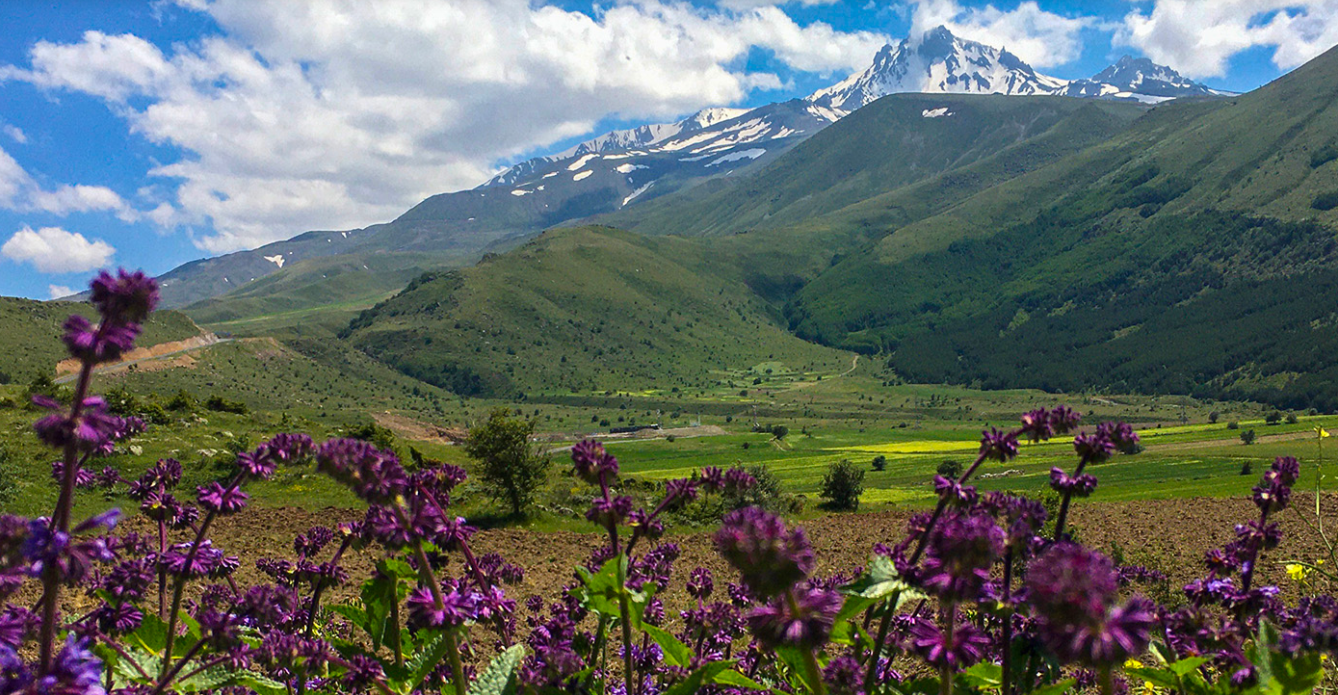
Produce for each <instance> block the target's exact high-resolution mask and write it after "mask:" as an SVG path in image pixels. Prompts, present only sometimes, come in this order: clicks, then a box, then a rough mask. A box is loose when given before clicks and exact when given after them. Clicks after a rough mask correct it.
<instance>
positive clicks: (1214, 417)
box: [1208, 410, 1222, 425]
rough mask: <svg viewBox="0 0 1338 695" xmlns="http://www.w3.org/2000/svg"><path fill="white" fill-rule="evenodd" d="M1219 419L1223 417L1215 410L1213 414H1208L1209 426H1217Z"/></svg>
mask: <svg viewBox="0 0 1338 695" xmlns="http://www.w3.org/2000/svg"><path fill="white" fill-rule="evenodd" d="M1219 417H1222V416H1221V415H1219V414H1218V412H1217V411H1216V410H1214V411H1213V412H1211V413H1208V423H1209V424H1212V425H1216V424H1217V419H1218V418H1219Z"/></svg>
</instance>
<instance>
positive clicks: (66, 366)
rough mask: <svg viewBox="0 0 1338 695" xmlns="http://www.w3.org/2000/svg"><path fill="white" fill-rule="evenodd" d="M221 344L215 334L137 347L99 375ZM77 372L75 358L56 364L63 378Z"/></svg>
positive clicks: (103, 367)
mask: <svg viewBox="0 0 1338 695" xmlns="http://www.w3.org/2000/svg"><path fill="white" fill-rule="evenodd" d="M220 342H223V341H222V339H221V338H219V337H218V336H216V335H214V334H213V333H206V334H205V335H197V336H194V337H191V338H187V339H185V340H174V341H172V342H168V343H158V344H157V345H149V346H147V347H137V348H135V349H134V350H131V351H130V352H127V353H126V354H125V355H123V356H122V358H121V360H120V361H118V362H113V363H111V364H107V365H103V366H101V367H98V369H97V371H98V373H106V372H114V371H118V370H121V369H125V368H126V367H128V366H130V365H131V364H134V363H136V362H141V361H143V360H151V359H155V358H158V357H166V356H168V355H173V354H176V353H180V352H186V351H188V350H198V349H200V348H202V347H208V346H210V345H215V344H217V343H220ZM192 364H193V362H192ZM77 371H79V360H76V359H74V358H70V359H67V360H61V361H60V362H57V363H56V374H57V375H62V376H63V375H66V374H73V373H75V372H77Z"/></svg>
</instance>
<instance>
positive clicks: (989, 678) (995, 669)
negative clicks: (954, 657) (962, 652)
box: [961, 661, 1003, 688]
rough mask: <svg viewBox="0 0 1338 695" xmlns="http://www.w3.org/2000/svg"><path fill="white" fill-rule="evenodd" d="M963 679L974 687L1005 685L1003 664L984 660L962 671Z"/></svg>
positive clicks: (999, 686)
mask: <svg viewBox="0 0 1338 695" xmlns="http://www.w3.org/2000/svg"><path fill="white" fill-rule="evenodd" d="M961 678H962V680H963V681H964V682H965V683H966V684H967V685H969V686H971V687H973V688H1001V687H1003V666H1000V665H999V664H992V663H989V662H988V661H982V662H980V663H978V664H976V665H975V666H972V667H971V668H968V669H966V670H965V671H962V673H961Z"/></svg>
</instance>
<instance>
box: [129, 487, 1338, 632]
mask: <svg viewBox="0 0 1338 695" xmlns="http://www.w3.org/2000/svg"><path fill="white" fill-rule="evenodd" d="M1293 502H1294V504H1293V508H1292V509H1288V510H1287V511H1285V512H1284V513H1283V514H1282V515H1281V516H1280V517H1279V518H1278V521H1279V523H1280V526H1281V528H1282V531H1283V541H1282V545H1281V546H1280V547H1279V548H1278V550H1277V551H1275V552H1274V553H1273V554H1271V555H1270V556H1269V557H1268V558H1266V559H1265V561H1264V562H1261V563H1260V569H1259V571H1260V572H1261V573H1262V576H1263V577H1264V578H1265V579H1266V581H1269V582H1270V583H1277V584H1279V585H1280V586H1283V587H1286V586H1287V583H1288V580H1287V578H1286V576H1285V573H1284V572H1283V570H1282V568H1281V566H1280V565H1279V564H1278V563H1279V562H1280V561H1282V560H1284V559H1297V558H1304V559H1308V560H1314V559H1318V558H1320V557H1322V556H1325V555H1327V552H1326V551H1325V549H1324V545H1323V543H1322V542H1321V540H1320V539H1319V538H1318V537H1317V535H1316V534H1315V533H1314V532H1313V531H1311V530H1310V529H1309V528H1308V527H1307V526H1306V525H1305V523H1303V520H1302V516H1301V515H1302V514H1305V515H1306V518H1307V519H1308V520H1310V521H1311V522H1312V523H1313V519H1314V498H1313V497H1311V496H1309V495H1307V494H1304V493H1297V494H1296V495H1295V496H1294V498H1293ZM910 514H911V512H910V511H891V512H879V513H873V514H845V515H829V516H825V517H822V518H819V519H813V520H809V521H806V522H803V523H802V526H803V527H804V529H805V530H806V531H807V532H808V534H809V537H810V538H811V539H812V541H813V544H814V546H815V548H816V549H817V558H818V572H819V573H821V574H831V573H837V572H841V571H846V572H849V571H851V570H852V569H853V568H856V567H859V566H861V565H863V564H864V563H865V562H866V561H867V559H868V557H869V553H870V552H871V550H872V548H873V546H874V544H875V543H879V542H884V543H888V544H891V543H894V542H896V541H897V540H898V539H899V538H900V536H901V534H902V532H903V529H904V527H905V522H906V519H907V518H908V517H909V515H910ZM1257 514H1258V512H1257V510H1256V508H1255V507H1254V505H1253V504H1252V503H1251V502H1250V501H1249V500H1245V499H1217V498H1197V499H1188V500H1175V501H1147V502H1109V503H1102V504H1083V503H1082V502H1081V501H1079V502H1078V503H1076V504H1075V505H1074V508H1073V511H1072V512H1071V519H1072V523H1073V524H1075V525H1076V526H1077V528H1078V529H1079V534H1080V538H1081V540H1083V541H1084V542H1085V543H1087V544H1088V545H1090V546H1092V547H1094V548H1096V549H1099V550H1101V551H1103V552H1106V553H1108V554H1109V553H1112V552H1113V549H1114V548H1115V547H1118V548H1119V549H1120V550H1121V551H1122V552H1123V553H1124V555H1125V558H1126V562H1128V563H1131V564H1144V565H1148V566H1150V567H1152V568H1154V569H1157V570H1159V571H1162V572H1164V573H1166V574H1167V575H1168V576H1170V577H1171V579H1172V585H1173V586H1182V585H1183V584H1185V583H1187V582H1188V581H1190V580H1192V579H1194V578H1196V577H1198V576H1201V575H1202V568H1203V564H1202V558H1203V552H1204V551H1205V550H1207V549H1209V548H1212V547H1217V546H1220V545H1222V544H1224V543H1226V542H1227V541H1229V540H1230V539H1231V537H1232V535H1233V532H1232V528H1233V527H1234V526H1235V525H1236V524H1238V523H1242V522H1244V521H1247V520H1250V519H1253V518H1255V517H1257ZM1323 515H1324V518H1325V521H1326V524H1327V526H1326V528H1327V529H1328V530H1329V533H1330V536H1331V537H1338V534H1335V532H1338V497H1333V496H1327V495H1326V496H1325V497H1324V500H1323ZM360 516H361V515H360V514H359V513H358V512H356V511H351V510H339V509H326V510H322V511H318V512H310V511H305V510H300V509H248V510H246V511H245V512H243V513H241V514H238V515H236V516H233V517H229V518H226V519H222V520H220V522H219V523H218V524H217V525H216V533H214V534H213V536H214V538H215V542H216V543H217V544H218V545H220V546H221V547H222V548H224V549H225V550H226V551H227V552H228V553H230V554H237V555H239V556H241V558H242V569H241V570H240V572H241V577H240V578H242V579H245V580H259V578H260V577H259V576H258V573H257V572H256V570H255V569H254V565H255V560H256V558H259V557H264V556H266V555H274V556H280V557H290V556H291V554H292V552H291V546H292V538H293V536H294V535H296V534H298V533H301V532H303V531H305V530H306V529H308V528H309V527H311V526H313V525H317V524H322V525H332V524H334V523H337V522H338V521H343V520H354V519H357V518H359V517H360ZM138 521H140V520H131V521H130V522H129V523H130V524H136V523H137V522H138ZM145 526H147V524H145ZM600 540H601V537H600V536H597V535H595V534H593V533H591V534H583V533H572V532H535V531H527V530H524V529H498V530H484V531H480V532H479V533H478V535H477V536H476V537H475V542H474V545H475V547H476V549H477V552H479V553H487V552H497V553H500V554H502V555H503V557H505V558H507V559H508V560H509V561H511V562H515V563H517V564H520V565H522V566H523V567H524V568H525V571H526V577H525V581H524V582H523V583H522V584H521V585H519V586H517V587H514V588H513V589H512V590H511V591H510V593H511V594H512V595H513V596H515V597H516V598H524V597H526V596H529V595H531V594H535V593H538V594H541V595H544V596H554V595H556V593H557V592H558V590H559V589H560V588H561V587H562V586H563V585H564V584H566V583H568V582H569V581H570V580H571V577H572V571H573V567H574V565H575V563H576V562H578V561H579V560H581V559H583V558H585V557H587V556H588V555H589V553H590V552H591V551H593V550H594V549H595V548H596V547H597V546H598V545H599V543H600ZM667 540H672V541H674V542H677V543H679V544H680V546H681V547H682V551H683V553H682V557H681V558H680V560H679V562H678V564H677V565H676V567H677V570H676V572H675V586H674V588H673V589H671V591H670V594H669V595H668V596H667V597H666V598H667V599H668V600H669V601H670V603H671V605H672V604H673V603H675V602H676V599H675V597H676V596H679V597H681V595H682V593H683V589H682V586H681V583H682V582H683V581H684V580H686V577H687V573H688V572H689V571H690V570H691V569H692V568H694V567H697V566H699V565H700V566H705V567H709V568H710V569H711V570H712V571H713V572H714V573H715V574H716V575H717V577H718V579H717V586H723V582H722V581H721V579H722V578H724V577H727V576H729V572H728V571H727V569H726V567H725V565H724V563H723V562H722V561H721V560H720V559H719V557H718V556H717V555H716V553H715V551H714V550H713V549H712V548H711V541H710V534H708V533H694V534H686V535H676V536H672V537H670V538H668V539H667ZM373 562H374V557H373V556H372V555H370V554H366V553H364V554H362V555H360V556H358V557H356V558H353V559H352V560H351V562H350V565H351V566H349V568H348V569H349V573H350V575H351V576H352V577H355V578H357V577H365V576H366V572H367V571H368V570H369V569H370V568H371V564H372V563H373ZM351 590H352V588H351V587H349V588H347V589H346V591H351ZM679 600H681V598H680V599H679Z"/></svg>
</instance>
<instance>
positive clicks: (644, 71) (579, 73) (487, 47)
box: [0, 0, 887, 252]
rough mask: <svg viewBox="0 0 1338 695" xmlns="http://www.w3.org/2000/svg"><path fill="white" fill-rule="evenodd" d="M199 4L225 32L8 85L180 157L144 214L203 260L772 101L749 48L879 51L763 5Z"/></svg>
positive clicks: (769, 82)
mask: <svg viewBox="0 0 1338 695" xmlns="http://www.w3.org/2000/svg"><path fill="white" fill-rule="evenodd" d="M196 5H197V6H200V5H202V4H201V3H196ZM204 7H206V11H207V12H208V13H209V14H210V15H211V16H212V17H213V19H214V21H215V22H216V23H217V24H218V26H219V27H221V29H222V32H223V36H218V37H212V38H206V39H203V40H200V41H197V42H195V43H193V44H189V45H185V44H182V45H178V46H174V47H173V49H172V50H171V52H170V53H169V54H164V53H163V52H162V51H160V50H159V49H158V48H156V47H155V46H153V45H152V44H149V43H148V42H146V41H143V40H142V39H139V38H137V37H135V36H128V35H127V36H108V35H105V34H101V33H97V32H89V33H87V34H85V35H84V37H83V40H82V41H81V42H79V43H75V44H67V45H58V44H50V43H40V44H38V45H37V46H35V47H34V48H33V50H32V52H31V55H30V65H29V66H28V67H26V68H12V67H11V68H8V69H5V68H0V79H4V78H6V77H7V78H9V79H21V80H26V81H29V82H32V83H33V84H37V85H40V86H42V87H45V88H48V89H69V90H75V91H79V92H84V93H88V94H92V95H96V96H99V97H101V98H103V99H104V100H106V101H107V102H108V104H109V105H110V106H111V107H112V108H113V109H115V110H116V112H117V113H119V114H122V115H123V116H124V117H125V118H126V119H127V120H128V121H129V123H130V125H131V128H132V129H133V130H134V131H135V132H137V133H139V134H141V135H143V136H144V137H146V138H148V139H149V140H151V141H153V142H156V143H162V144H168V145H172V146H176V147H179V148H181V149H182V150H183V151H184V152H185V153H186V156H184V157H183V158H182V159H181V160H180V161H176V162H169V163H166V164H164V165H163V166H160V167H158V168H156V169H155V170H154V171H153V172H152V173H153V174H155V175H157V176H162V177H169V178H171V179H174V180H175V181H176V182H177V184H178V186H177V189H176V196H175V200H174V201H172V202H173V203H174V206H175V209H176V213H175V214H174V215H172V216H170V217H169V216H168V215H167V213H166V211H164V212H162V213H160V214H159V215H157V216H156V217H155V218H154V219H155V221H157V220H158V219H160V218H161V219H170V220H171V221H172V222H173V223H188V224H195V223H210V224H212V228H213V231H214V233H213V235H212V236H204V237H201V238H199V239H198V240H197V243H199V244H200V245H201V246H202V247H203V248H205V249H208V250H210V251H214V252H222V251H229V250H233V249H237V248H243V247H251V246H256V245H259V244H262V243H265V242H268V241H271V240H274V239H279V238H285V237H288V236H291V235H292V234H294V233H297V232H301V231H304V230H307V229H318V228H327V229H328V228H350V227H360V226H364V225H367V224H372V223H375V222H382V221H385V220H388V219H391V218H393V217H395V216H396V215H398V214H400V213H401V212H403V211H404V210H405V209H407V208H408V207H409V206H411V205H413V204H415V203H417V202H419V201H420V200H422V199H423V198H425V197H427V196H429V195H432V194H435V193H440V192H443V191H450V190H458V189H461V188H467V187H471V186H473V185H476V184H477V183H478V182H480V181H482V180H484V179H486V178H487V177H488V176H490V175H491V174H492V173H494V171H495V169H496V167H497V164H498V162H500V161H505V160H508V159H510V158H514V157H516V156H519V155H523V154H525V153H528V152H531V151H533V150H535V149H536V148H541V147H544V146H547V145H550V144H552V143H554V142H556V141H558V140H561V139H563V138H567V137H572V136H577V135H582V134H585V133H588V132H589V131H590V130H591V129H592V128H593V127H594V125H595V124H596V123H597V122H599V121H600V120H601V119H604V118H608V117H616V118H622V119H670V118H675V117H678V116H681V115H683V114H685V113H689V112H691V111H694V110H696V109H699V108H702V107H706V106H723V105H728V104H733V103H738V102H739V101H740V100H742V99H743V98H744V97H745V96H746V95H747V94H749V93H750V92H752V91H754V90H767V89H775V88H777V87H779V86H780V85H781V84H782V83H781V80H780V78H779V77H778V76H777V75H775V74H771V73H749V72H747V70H746V69H744V68H742V67H741V65H742V63H743V60H744V58H745V57H746V56H747V55H748V53H749V51H750V50H752V49H753V48H757V47H760V48H764V49H769V50H772V51H774V53H775V54H776V56H777V57H778V58H779V59H780V60H781V61H784V62H785V63H788V64H789V65H790V66H792V67H793V68H795V69H798V70H805V71H815V72H823V73H830V72H850V71H853V70H856V69H862V68H863V67H864V66H865V65H867V63H868V61H869V59H870V58H872V56H873V54H874V53H875V52H876V51H877V49H878V48H880V47H881V46H882V44H883V43H884V42H885V41H886V40H887V37H885V36H882V35H880V34H876V33H872V32H853V33H852V32H841V31H836V30H834V29H833V28H831V27H829V26H827V25H825V24H821V23H813V24H808V25H804V26H800V25H798V24H797V23H795V22H794V21H793V20H792V19H791V18H790V17H789V16H788V15H786V14H785V12H784V11H782V10H780V9H777V8H775V7H770V6H762V7H751V8H747V7H743V6H742V5H738V6H736V7H734V8H733V9H730V8H697V7H692V6H690V5H688V4H686V3H678V2H661V1H659V0H641V1H639V2H635V3H626V4H621V3H619V4H613V5H612V6H606V7H604V8H603V9H599V10H596V11H595V12H594V13H593V14H584V13H580V12H571V11H566V10H563V9H561V8H558V7H553V6H544V5H539V4H537V3H532V2H530V0H450V1H447V2H437V3H427V4H424V3H420V2H412V3H411V2H407V1H406V0H386V1H383V2H376V3H362V2H354V1H353V0H262V1H256V0H245V1H243V0H215V1H214V2H212V3H208V4H207V6H204ZM159 200H161V199H159ZM154 202H158V201H154Z"/></svg>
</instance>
